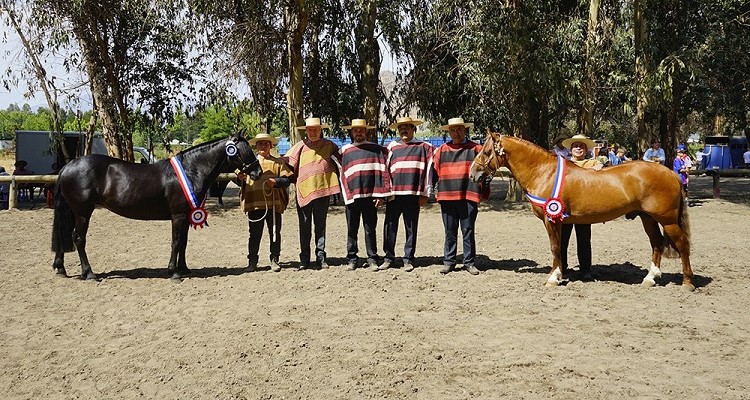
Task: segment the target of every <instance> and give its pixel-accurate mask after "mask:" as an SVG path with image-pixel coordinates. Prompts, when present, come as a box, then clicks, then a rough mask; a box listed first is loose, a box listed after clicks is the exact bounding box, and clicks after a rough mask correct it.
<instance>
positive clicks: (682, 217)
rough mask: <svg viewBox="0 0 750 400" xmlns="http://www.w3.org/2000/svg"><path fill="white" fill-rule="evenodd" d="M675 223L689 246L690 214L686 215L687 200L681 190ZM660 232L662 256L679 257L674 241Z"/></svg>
mask: <svg viewBox="0 0 750 400" xmlns="http://www.w3.org/2000/svg"><path fill="white" fill-rule="evenodd" d="M677 225H679V226H680V229H682V232H683V233H685V236H686V237H687V240H688V246H690V216H689V215H688V207H687V202H686V201H685V196H684V193H682V191H680V209H679V215H678V216H677ZM662 234H663V236H664V243H663V244H662V256H664V257H667V258H679V257H680V253H679V252H678V251H677V249H676V248H675V245H674V242H672V240H671V239H670V238H669V236H668V235H667V234H666V232H663V233H662ZM688 248H690V247H688Z"/></svg>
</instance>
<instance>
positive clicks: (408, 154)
mask: <svg viewBox="0 0 750 400" xmlns="http://www.w3.org/2000/svg"><path fill="white" fill-rule="evenodd" d="M434 152H435V148H434V147H432V145H430V144H429V143H426V142H423V141H421V140H411V141H409V142H406V143H404V142H403V141H393V142H391V143H389V144H388V169H389V171H390V173H391V189H392V190H393V194H394V195H397V196H398V195H417V196H429V195H430V193H429V192H430V190H431V186H432V179H431V178H432V174H431V173H430V172H431V171H432V156H433V153H434Z"/></svg>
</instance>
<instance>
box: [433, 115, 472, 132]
mask: <svg viewBox="0 0 750 400" xmlns="http://www.w3.org/2000/svg"><path fill="white" fill-rule="evenodd" d="M458 125H461V126H463V127H466V129H469V128H471V127H473V126H474V123H472V122H464V119H463V118H451V119H449V120H448V125H443V126H441V127H440V129H442V130H444V131H447V130H448V129H450V127H451V126H458Z"/></svg>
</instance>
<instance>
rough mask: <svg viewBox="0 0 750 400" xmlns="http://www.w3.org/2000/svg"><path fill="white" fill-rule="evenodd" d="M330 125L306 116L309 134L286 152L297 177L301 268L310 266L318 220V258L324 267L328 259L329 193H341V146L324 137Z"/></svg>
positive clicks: (304, 127)
mask: <svg viewBox="0 0 750 400" xmlns="http://www.w3.org/2000/svg"><path fill="white" fill-rule="evenodd" d="M326 128H330V126H328V125H326V124H321V123H320V118H307V119H305V125H303V126H298V127H297V129H304V130H305V134H306V135H307V138H306V139H304V140H301V141H299V142H297V143H296V144H295V145H294V146H293V147H292V148H291V149H289V151H288V152H287V154H288V155H289V166H290V167H292V170H293V171H294V174H295V176H296V177H297V184H296V190H297V216H298V217H299V247H300V253H299V260H300V265H299V269H300V270H302V269H306V268H309V267H310V239H311V237H312V225H313V222H314V223H315V258H316V260H317V262H318V264H319V265H320V267H321V268H324V269H325V268H328V263H327V262H326V251H325V250H326V217H327V215H328V205H329V196H331V195H334V194H337V193H341V188H340V186H339V179H338V176H337V175H336V164H335V161H334V160H335V158H336V157H337V156H338V152H339V147H338V146H336V144H335V143H333V142H332V141H330V140H328V139H324V138H323V137H322V134H323V133H322V130H323V129H326Z"/></svg>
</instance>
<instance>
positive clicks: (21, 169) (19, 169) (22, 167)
mask: <svg viewBox="0 0 750 400" xmlns="http://www.w3.org/2000/svg"><path fill="white" fill-rule="evenodd" d="M27 165H29V163H27V162H26V161H24V160H18V161H16V163H15V164H13V166H14V167H15V170H14V171H13V175H33V174H34V171H32V170H29V169H27V168H26V166H27Z"/></svg>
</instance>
